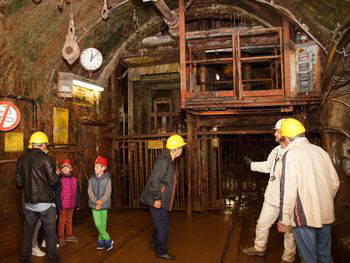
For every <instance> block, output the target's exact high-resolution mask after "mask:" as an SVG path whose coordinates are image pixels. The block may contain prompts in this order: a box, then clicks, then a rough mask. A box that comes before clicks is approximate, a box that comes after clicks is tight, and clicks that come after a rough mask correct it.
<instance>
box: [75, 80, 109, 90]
mask: <svg viewBox="0 0 350 263" xmlns="http://www.w3.org/2000/svg"><path fill="white" fill-rule="evenodd" d="M72 83H73V85H75V86H79V87H82V88H86V89H91V90H95V91H99V92H102V91H104V88H103V87H101V86H98V85H96V84H91V83H89V82H86V81H83V80H78V79H73V82H72Z"/></svg>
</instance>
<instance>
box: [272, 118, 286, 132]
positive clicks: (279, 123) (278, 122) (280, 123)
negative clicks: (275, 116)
mask: <svg viewBox="0 0 350 263" xmlns="http://www.w3.org/2000/svg"><path fill="white" fill-rule="evenodd" d="M284 120H285V119H284V118H283V119H280V120H278V121H277V122H276V125H275V128H274V129H275V130H280V129H281V127H282V123H283V121H284Z"/></svg>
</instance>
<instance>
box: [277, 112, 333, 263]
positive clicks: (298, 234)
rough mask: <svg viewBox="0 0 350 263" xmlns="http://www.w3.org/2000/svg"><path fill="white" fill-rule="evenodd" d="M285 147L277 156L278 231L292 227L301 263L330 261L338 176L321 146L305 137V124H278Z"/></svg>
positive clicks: (291, 122)
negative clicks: (279, 170) (280, 166)
mask: <svg viewBox="0 0 350 263" xmlns="http://www.w3.org/2000/svg"><path fill="white" fill-rule="evenodd" d="M281 136H283V137H284V138H285V143H286V145H287V146H286V148H285V151H284V154H283V157H282V159H281V161H282V174H281V188H280V216H279V223H278V230H279V231H280V232H282V233H287V232H288V231H290V229H291V227H292V228H293V233H294V235H295V239H296V243H297V247H298V252H299V256H300V258H301V261H302V262H303V263H317V262H325V263H331V262H333V260H332V255H331V227H332V223H333V222H334V220H335V218H334V201H333V199H334V197H335V195H336V193H337V191H338V188H339V178H338V175H337V172H336V170H335V168H334V166H333V164H332V161H331V159H330V157H329V155H328V154H327V152H325V151H324V150H323V149H322V148H321V147H318V146H316V145H314V144H311V143H309V141H308V140H307V139H306V138H305V127H304V126H303V125H302V124H301V123H300V122H299V121H298V120H296V119H293V118H288V119H286V120H284V121H283V123H282V126H281Z"/></svg>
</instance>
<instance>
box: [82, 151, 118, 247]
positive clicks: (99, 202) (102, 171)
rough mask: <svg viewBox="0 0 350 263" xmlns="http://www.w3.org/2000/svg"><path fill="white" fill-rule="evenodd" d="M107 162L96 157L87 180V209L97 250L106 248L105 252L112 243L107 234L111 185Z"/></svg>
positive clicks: (102, 158)
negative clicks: (92, 169) (90, 211)
mask: <svg viewBox="0 0 350 263" xmlns="http://www.w3.org/2000/svg"><path fill="white" fill-rule="evenodd" d="M107 167H108V161H107V159H106V158H104V157H101V156H99V157H97V158H96V160H95V174H93V175H92V176H91V177H90V180H89V189H88V194H89V207H90V208H91V209H92V216H93V219H94V222H95V226H96V228H97V230H98V233H99V236H98V240H97V249H104V248H106V249H107V251H109V250H111V249H112V248H113V243H114V241H113V240H111V238H110V236H109V234H108V233H107V230H106V227H107V217H108V212H107V211H108V209H109V208H110V207H111V192H112V183H111V176H110V174H109V173H108V172H107Z"/></svg>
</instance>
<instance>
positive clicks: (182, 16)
mask: <svg viewBox="0 0 350 263" xmlns="http://www.w3.org/2000/svg"><path fill="white" fill-rule="evenodd" d="M179 18H180V26H179V51H180V78H181V95H180V98H181V99H180V104H181V108H185V105H186V92H187V87H186V82H187V80H186V39H185V34H186V31H185V30H186V28H185V10H184V6H183V0H179Z"/></svg>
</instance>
